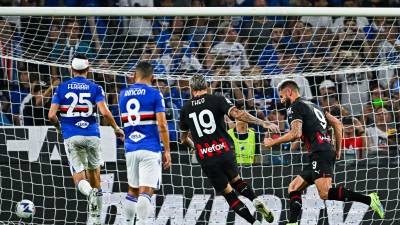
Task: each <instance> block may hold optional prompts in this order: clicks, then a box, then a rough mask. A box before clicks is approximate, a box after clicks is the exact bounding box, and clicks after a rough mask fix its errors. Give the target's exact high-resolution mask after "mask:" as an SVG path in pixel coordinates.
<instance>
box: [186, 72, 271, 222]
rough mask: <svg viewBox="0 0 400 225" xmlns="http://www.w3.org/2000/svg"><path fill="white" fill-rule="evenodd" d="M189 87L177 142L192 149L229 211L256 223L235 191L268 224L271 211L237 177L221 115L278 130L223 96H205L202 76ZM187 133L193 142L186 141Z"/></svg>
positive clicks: (196, 77)
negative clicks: (240, 108) (190, 93)
mask: <svg viewBox="0 0 400 225" xmlns="http://www.w3.org/2000/svg"><path fill="white" fill-rule="evenodd" d="M190 88H191V92H192V99H190V100H189V101H188V102H187V103H186V104H185V105H184V107H183V108H182V110H181V116H180V130H181V142H182V143H183V144H186V145H187V146H189V147H190V148H192V149H195V151H196V153H197V154H196V156H197V159H198V161H199V162H200V164H201V168H202V170H203V172H204V173H205V174H206V176H207V177H208V179H209V181H210V182H211V184H212V186H213V187H214V188H215V191H216V192H217V193H222V194H223V196H224V197H225V199H226V201H227V202H228V204H229V206H230V208H231V209H233V210H234V211H235V212H236V213H237V214H239V215H240V216H241V217H243V218H244V219H246V220H247V221H248V222H249V223H251V224H260V222H259V221H257V220H256V219H255V218H254V217H253V215H252V214H251V213H250V211H249V209H248V208H247V207H246V206H245V205H244V204H243V202H242V201H240V200H239V198H238V195H237V194H236V192H237V193H239V194H241V195H243V196H245V197H246V198H248V199H250V200H251V201H252V202H253V204H254V205H255V208H256V209H257V211H258V212H260V213H261V214H262V216H263V218H264V219H265V220H266V221H268V222H270V223H271V222H272V221H273V220H274V217H273V215H272V213H271V211H270V210H269V209H268V208H267V207H266V206H265V204H264V203H263V202H261V201H260V200H259V199H258V198H256V195H255V194H254V191H253V189H252V188H251V186H250V185H248V184H247V183H246V182H245V181H243V180H242V179H241V178H240V176H239V171H238V167H237V165H236V157H235V152H234V149H235V148H234V145H233V141H232V139H231V137H230V135H229V134H228V132H227V130H226V124H225V122H224V116H225V115H228V116H230V117H233V118H235V119H237V120H240V121H244V122H247V123H252V124H256V125H259V126H263V127H264V128H267V129H270V130H272V131H273V132H278V131H279V129H278V127H277V126H276V125H275V124H272V123H269V122H267V121H263V120H260V119H258V118H256V117H254V116H252V115H251V114H249V113H247V112H245V111H242V110H239V109H237V108H236V107H235V106H234V105H233V104H232V102H231V101H229V100H228V99H226V98H225V97H222V96H216V95H209V94H207V82H206V80H205V77H204V76H202V75H194V76H193V77H192V78H191V80H190ZM189 132H190V133H191V135H192V138H193V140H192V139H190V138H189ZM233 189H235V190H236V192H235V191H234V190H233Z"/></svg>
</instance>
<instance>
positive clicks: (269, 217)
mask: <svg viewBox="0 0 400 225" xmlns="http://www.w3.org/2000/svg"><path fill="white" fill-rule="evenodd" d="M253 204H254V207H256V210H257V212H259V213H260V214H261V215H262V217H263V218H264V219H265V220H266V221H267V222H268V223H272V222H273V221H274V215H273V214H272V212H271V211H270V210H269V209H268V208H267V206H266V205H265V204H264V203H263V202H262V201H260V200H258V199H254V200H253Z"/></svg>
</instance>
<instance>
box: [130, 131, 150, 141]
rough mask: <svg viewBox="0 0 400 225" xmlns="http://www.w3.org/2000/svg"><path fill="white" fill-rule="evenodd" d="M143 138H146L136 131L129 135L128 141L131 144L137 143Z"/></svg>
mask: <svg viewBox="0 0 400 225" xmlns="http://www.w3.org/2000/svg"><path fill="white" fill-rule="evenodd" d="M145 137H146V135H144V134H142V133H140V132H137V131H135V132H133V133H131V135H129V139H131V140H132V141H133V142H138V141H140V140H142V139H143V138H145Z"/></svg>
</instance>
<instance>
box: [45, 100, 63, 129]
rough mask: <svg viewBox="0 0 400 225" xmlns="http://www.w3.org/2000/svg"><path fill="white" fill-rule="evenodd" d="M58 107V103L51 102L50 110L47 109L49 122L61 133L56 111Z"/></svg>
mask: <svg viewBox="0 0 400 225" xmlns="http://www.w3.org/2000/svg"><path fill="white" fill-rule="evenodd" d="M59 107H60V105H58V104H54V103H53V104H51V107H50V110H49V115H48V117H49V120H50V122H51V123H52V124H53V125H54V126H55V127H56V129H57V131H58V132H59V133H61V125H60V121H59V120H58V117H57V112H58V108H59Z"/></svg>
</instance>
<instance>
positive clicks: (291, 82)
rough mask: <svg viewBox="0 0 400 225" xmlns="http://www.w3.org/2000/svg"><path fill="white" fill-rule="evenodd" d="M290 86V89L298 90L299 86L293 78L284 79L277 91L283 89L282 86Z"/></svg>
mask: <svg viewBox="0 0 400 225" xmlns="http://www.w3.org/2000/svg"><path fill="white" fill-rule="evenodd" d="M287 87H290V88H291V89H295V90H297V91H300V88H299V86H298V85H297V83H296V82H295V81H294V80H284V81H282V83H281V84H280V85H279V87H278V91H281V90H283V89H284V88H287Z"/></svg>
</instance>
